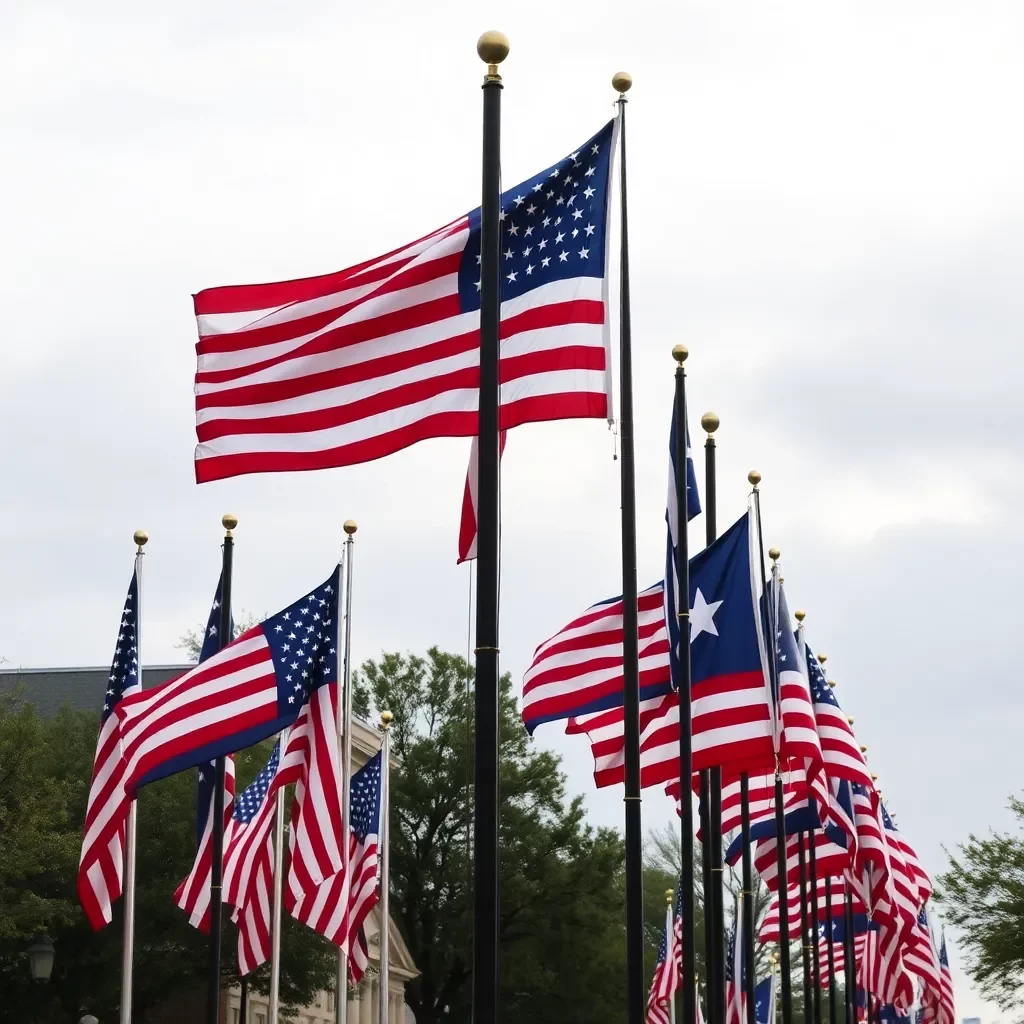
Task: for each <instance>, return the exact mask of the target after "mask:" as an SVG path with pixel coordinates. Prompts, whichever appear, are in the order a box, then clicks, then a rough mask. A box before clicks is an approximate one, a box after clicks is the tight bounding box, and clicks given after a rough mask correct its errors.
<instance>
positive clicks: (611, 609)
mask: <svg viewBox="0 0 1024 1024" xmlns="http://www.w3.org/2000/svg"><path fill="white" fill-rule="evenodd" d="M674 423H675V416H673V424H674ZM674 452H675V443H674V439H673V441H672V443H671V444H670V453H673V454H674ZM676 472H677V467H676V466H675V464H674V459H673V460H670V485H669V501H668V503H667V507H666V523H667V545H666V546H667V558H666V577H665V581H664V582H661V583H657V584H654V585H653V586H651V587H649V588H647V589H646V590H644V591H642V592H641V593H640V594H639V598H638V606H637V613H638V623H639V647H640V655H641V659H640V698H641V705H640V771H641V786H642V787H653V786H662V787H664V788H665V790H666V792H667V793H668V794H669V795H670V796H671V797H673V798H674V799H675V800H676V803H677V808H678V807H679V806H680V805H679V801H680V799H691V796H690V793H686V794H685V796H683V795H682V791H683V788H684V784H687V780H681V779H680V776H679V764H680V762H679V744H680V724H679V723H680V715H679V701H680V699H689V701H690V708H691V722H692V726H691V730H692V750H693V756H692V771H693V776H692V777H691V779H690V780H688V784H687V785H686V788H688V789H689V790H690V791H691V792H692V793H694V794H697V793H699V790H700V787H699V781H698V773H699V772H700V771H701V770H702V769H708V768H720V769H721V771H722V777H723V788H722V829H723V833H725V832H729V831H730V830H733V829H736V828H738V827H739V825H740V824H741V821H740V776H741V774H742V775H745V776H746V780H747V784H748V789H749V827H750V836H751V844H752V851H751V852H752V858H753V863H754V867H755V868H756V870H757V872H758V874H759V876H760V878H761V881H762V882H763V883H764V884H765V885H766V886H767V887H768V889H769V890H770V891H771V892H772V893H773V902H772V905H771V906H770V908H769V910H768V913H767V915H766V916H765V918H764V920H763V921H762V922H761V926H760V932H759V938H760V940H761V941H762V942H764V941H779V938H780V927H779V923H780V916H781V914H780V910H779V899H780V891H781V893H782V894H784V898H785V899H786V901H787V909H788V915H787V917H788V930H789V935H788V938H789V939H791V940H792V939H796V938H799V937H800V934H801V917H802V915H804V916H809V920H810V921H811V923H812V924H813V928H814V929H815V930H817V929H822V930H823V934H824V933H825V932H827V931H828V930H829V929H830V928H832V927H833V926H834V925H835V923H836V922H837V921H840V920H842V919H843V915H844V914H845V910H846V904H847V901H849V902H850V904H851V907H852V909H853V910H854V912H855V921H857V922H860V923H861V925H862V930H860V931H858V933H857V934H858V937H860V936H861V935H862V934H863V936H865V938H864V940H863V941H862V942H861V943H860V944H859V945H858V946H857V949H858V950H859V952H858V954H857V955H858V967H857V971H858V979H859V980H858V984H860V985H861V987H863V988H864V990H865V992H866V993H868V994H869V996H870V1000H872V1001H873V1002H872V1005H873V1006H876V1007H877V1006H885V1007H891V1008H892V1012H893V1013H894V1014H896V1015H907V1014H909V1013H910V1010H911V1007H912V1005H914V1003H915V1001H917V1002H919V1003H920V1005H921V1006H923V1007H925V1008H926V1011H927V1012H926V1017H927V1019H928V1020H929V1021H931V1020H935V1021H936V1022H937V1024H953V1010H952V1003H951V992H952V987H951V982H949V981H945V980H944V975H943V968H942V961H941V955H940V951H939V947H937V946H936V944H935V941H934V939H933V936H932V933H931V927H930V924H929V921H928V914H927V905H928V900H929V898H930V896H931V894H932V883H931V880H930V878H929V877H928V875H927V873H926V872H925V871H924V869H923V867H922V866H921V863H920V861H919V859H918V857H917V854H916V853H915V851H914V849H913V847H912V846H911V844H910V843H909V841H908V840H907V839H906V837H905V836H903V835H902V833H901V832H900V831H899V829H898V828H897V827H896V825H895V823H894V821H893V819H892V817H891V815H890V814H889V812H888V809H887V807H886V805H885V802H884V800H883V799H882V795H881V793H880V791H879V790H878V787H877V785H876V777H875V776H874V775H873V774H872V772H871V771H870V769H869V768H868V765H867V761H866V759H865V756H864V751H865V750H866V748H864V747H861V746H860V744H859V743H858V741H857V739H856V736H855V735H854V732H853V728H852V725H853V720H852V719H851V718H849V717H847V715H846V714H845V713H844V711H843V709H842V707H841V706H840V703H839V700H838V698H837V697H836V694H835V692H834V689H833V687H834V684H831V683H829V681H828V680H827V679H826V678H825V674H824V671H823V669H822V663H821V660H819V659H818V658H817V657H816V656H815V654H814V652H813V651H812V649H811V647H810V646H809V644H808V643H807V642H806V640H805V638H804V626H803V621H802V620H803V614H802V613H797V614H796V615H795V616H793V615H792V614H791V612H790V607H789V604H788V600H787V596H786V592H785V587H784V586H783V583H782V580H781V578H780V576H779V573H778V566H777V564H773V567H772V572H771V575H770V577H763V575H762V574H763V569H761V566H762V565H763V562H762V561H761V554H760V545H761V539H760V521H759V506H758V503H757V497H758V496H757V493H756V485H755V492H754V494H752V496H751V501H750V503H749V504H748V508H747V511H746V512H745V514H744V515H742V516H741V517H740V518H739V519H738V520H736V522H735V523H733V524H732V526H730V527H729V528H728V529H727V530H726V531H725V532H724V533H723V534H722V535H721V536H720V537H718V539H717V540H715V541H714V542H713V543H710V544H708V545H707V546H706V547H705V548H704V549H703V550H702V551H701V552H699V553H698V554H696V555H694V556H693V557H691V558H690V559H689V595H688V604H687V609H688V611H689V618H688V622H689V638H688V640H689V644H690V677H689V693H688V694H687V693H685V692H684V693H683V694H682V696H681V692H680V691H681V687H680V680H681V674H680V662H679V658H678V651H679V644H680V643H681V642H682V641H681V639H680V638H679V636H678V631H677V630H676V628H675V627H676V624H677V623H678V622H679V614H678V613H679V611H680V610H681V609H680V601H679V597H678V577H677V576H676V574H675V552H676V550H677V545H678V518H679V516H678V511H677V509H676V508H675V495H676V486H675V480H676ZM685 473H686V486H687V494H688V511H690V512H692V511H693V510H694V509H697V508H699V499H698V497H697V494H696V482H695V477H694V469H693V460H692V455H691V453H690V450H689V445H687V464H686V468H685ZM762 579H764V583H763V584H762ZM659 600H660V602H661V604H662V606H663V611H662V614H661V616H660V618H659V615H658V611H657V606H658V603H659ZM622 629H623V605H622V599H621V598H612V599H608V600H604V601H600V602H598V603H597V604H595V605H593V606H591V607H590V608H588V609H587V610H586V611H585V612H583V613H582V614H581V615H580V616H578V617H576V618H574V619H573V620H572V621H571V622H569V623H568V624H567V625H566V626H565V627H563V628H562V629H561V630H559V631H558V632H557V633H555V634H554V635H553V636H552V637H550V638H549V639H547V640H545V641H544V642H543V643H541V644H540V645H538V647H537V649H536V652H535V655H534V658H533V660H532V662H531V664H530V666H529V668H528V669H527V671H526V673H525V675H524V678H523V691H522V716H523V721H524V725H525V726H526V728H527V729H528V730H529V731H531V732H532V731H533V730H534V729H536V728H537V727H538V726H539V725H541V724H543V723H547V722H551V721H556V720H564V721H565V731H566V733H568V734H583V735H586V736H587V737H588V739H589V741H590V745H591V751H592V754H593V757H594V779H595V783H596V785H597V786H598V787H604V786H609V785H615V784H618V783H620V782H622V780H623V776H624V762H625V737H624V708H623V695H622V690H623V687H622V679H623V664H622ZM777 779H778V781H779V783H780V785H781V793H782V800H783V808H782V811H783V813H782V816H781V820H782V827H783V829H784V834H783V835H780V834H779V819H778V818H777V815H776V780H777ZM780 842H781V843H783V844H784V847H783V848H782V849H780V848H779V843H780ZM742 852H743V848H742V841H741V839H740V837H739V836H737V837H736V838H735V840H734V841H733V842H732V843H731V845H730V849H729V850H728V851H727V855H726V856H727V859H728V860H729V861H730V862H731V863H735V862H736V861H737V860H738V859H739V857H740V856H741V854H742ZM826 879H828V880H829V889H830V891H831V893H832V896H831V903H829V902H827V901H826V900H825V885H824V882H825V880H826ZM808 886H810V891H811V892H812V895H811V896H810V897H807V896H805V897H803V898H802V897H801V893H802V892H806V891H807V890H808ZM837 915H838V916H837ZM733 941H734V942H735V936H734V938H733ZM943 948H944V939H943ZM736 955H737V956H738V955H739V954H736ZM660 963H661V961H659V964H660ZM733 966H735V965H733ZM659 970H660V971H662V972H664V970H665V968H663V967H659ZM730 970H731V968H730V966H729V965H728V964H726V971H725V976H726V977H728V976H729V973H730ZM946 974H947V975H948V968H946ZM659 976H660V975H659ZM659 976H656V977H659ZM733 984H734V985H735V984H737V983H736V982H735V981H734V982H733ZM947 989H948V991H949V993H950V995H949V996H946V995H945V992H946V990H947ZM652 993H653V989H652ZM733 995H734V996H735V999H736V1002H735V1006H736V1007H738V1006H739V1002H738V1000H739V996H736V995H735V991H733ZM652 998H653V995H652ZM731 998H732V997H731V996H730V999H731ZM652 1019H656V1016H655V1018H652Z"/></svg>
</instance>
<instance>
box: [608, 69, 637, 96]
mask: <svg viewBox="0 0 1024 1024" xmlns="http://www.w3.org/2000/svg"><path fill="white" fill-rule="evenodd" d="M632 85H633V76H632V75H631V74H630V73H629V72H628V71H616V72H615V74H614V75H612V88H613V89H614V90H615V91H616V92H618V93H626V92H629V90H630V88H631V87H632Z"/></svg>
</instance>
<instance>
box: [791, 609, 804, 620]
mask: <svg viewBox="0 0 1024 1024" xmlns="http://www.w3.org/2000/svg"><path fill="white" fill-rule="evenodd" d="M793 615H794V616H795V617H796V621H797V622H803V621H804V619H806V618H807V612H805V611H804V610H803V608H797V610H796V611H795V612H793Z"/></svg>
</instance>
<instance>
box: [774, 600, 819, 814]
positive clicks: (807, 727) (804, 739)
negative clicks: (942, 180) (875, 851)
mask: <svg viewBox="0 0 1024 1024" xmlns="http://www.w3.org/2000/svg"><path fill="white" fill-rule="evenodd" d="M772 586H773V589H775V590H776V591H777V593H776V600H777V603H776V606H775V610H776V618H775V620H774V621H775V658H776V667H777V676H776V678H777V679H778V685H779V710H780V715H779V721H780V722H781V724H782V744H781V750H780V756H781V758H782V759H783V761H784V763H788V764H789V765H791V766H793V765H795V766H798V767H800V768H802V769H803V771H804V776H805V778H806V779H807V789H808V794H809V795H810V796H811V797H812V798H813V799H814V801H815V803H816V804H817V805H818V813H819V817H820V818H821V820H822V821H824V820H825V819H826V818H827V816H828V811H829V802H830V801H829V787H828V780H827V779H826V777H825V764H824V760H823V758H822V753H821V741H820V740H819V739H818V727H817V724H816V723H815V718H814V705H813V704H812V703H811V691H810V687H809V686H808V681H807V677H806V676H805V674H804V669H805V667H806V659H805V658H804V656H803V653H802V652H801V651H800V649H799V648H798V647H797V643H796V635H795V634H794V632H793V624H792V622H791V620H790V617H789V605H788V603H787V601H786V591H785V589H784V588H783V586H782V584H781V582H780V583H777V584H775V583H773V584H772Z"/></svg>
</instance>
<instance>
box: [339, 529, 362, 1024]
mask: <svg viewBox="0 0 1024 1024" xmlns="http://www.w3.org/2000/svg"><path fill="white" fill-rule="evenodd" d="M342 529H343V530H344V531H345V551H344V563H345V613H344V623H343V622H342V621H341V619H340V617H339V621H338V645H337V646H338V647H340V648H341V650H342V670H341V685H340V689H339V691H338V708H337V712H336V714H337V716H338V719H337V726H338V746H339V753H340V755H341V834H342V836H343V837H344V838H343V840H342V844H341V870H342V878H343V879H344V882H343V883H342V892H343V893H344V896H343V898H344V900H345V911H344V913H345V924H344V926H343V929H342V946H341V948H340V949H339V950H338V963H337V966H336V972H335V983H334V992H335V999H334V1022H335V1024H346V1022H347V1021H348V957H349V946H350V944H351V941H352V936H351V935H350V934H349V927H348V907H349V903H350V901H351V898H352V880H351V878H350V876H349V852H350V851H349V827H348V823H349V818H350V811H351V808H350V798H351V794H350V792H349V789H350V787H351V781H350V780H351V778H352V567H353V561H354V554H355V535H356V531H357V530H358V529H359V527H358V526H357V525H356V523H355V521H354V520H352V519H346V520H345V522H344V523H343V524H342ZM339 578H340V573H339ZM339 610H340V609H339Z"/></svg>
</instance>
